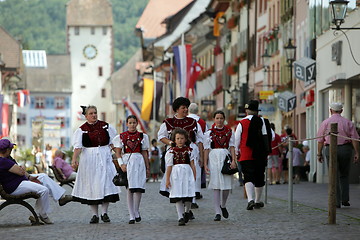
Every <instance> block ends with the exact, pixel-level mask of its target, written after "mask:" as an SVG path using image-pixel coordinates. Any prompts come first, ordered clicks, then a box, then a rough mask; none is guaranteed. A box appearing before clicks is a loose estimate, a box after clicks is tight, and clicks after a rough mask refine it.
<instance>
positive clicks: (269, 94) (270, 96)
mask: <svg viewBox="0 0 360 240" xmlns="http://www.w3.org/2000/svg"><path fill="white" fill-rule="evenodd" d="M273 96H274V91H260V92H259V98H260V99H261V100H268V99H273Z"/></svg>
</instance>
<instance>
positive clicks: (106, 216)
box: [101, 213, 110, 223]
mask: <svg viewBox="0 0 360 240" xmlns="http://www.w3.org/2000/svg"><path fill="white" fill-rule="evenodd" d="M101 220H102V221H103V222H106V223H108V222H110V218H109V216H108V215H107V213H104V215H101Z"/></svg>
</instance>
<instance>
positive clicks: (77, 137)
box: [73, 128, 83, 149]
mask: <svg viewBox="0 0 360 240" xmlns="http://www.w3.org/2000/svg"><path fill="white" fill-rule="evenodd" d="M82 135H83V131H82V130H81V128H78V129H76V131H75V132H74V135H73V139H74V144H73V145H74V149H76V148H83V145H82Z"/></svg>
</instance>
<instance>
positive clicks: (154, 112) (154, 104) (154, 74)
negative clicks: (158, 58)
mask: <svg viewBox="0 0 360 240" xmlns="http://www.w3.org/2000/svg"><path fill="white" fill-rule="evenodd" d="M153 78H154V96H153V120H154V127H155V122H156V71H155V67H153Z"/></svg>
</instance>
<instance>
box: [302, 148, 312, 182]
mask: <svg viewBox="0 0 360 240" xmlns="http://www.w3.org/2000/svg"><path fill="white" fill-rule="evenodd" d="M302 151H303V152H304V155H305V156H304V160H305V161H304V168H303V169H304V171H303V172H304V174H305V176H306V178H307V180H309V179H308V174H309V173H310V160H311V151H310V146H309V142H308V141H303V147H302Z"/></svg>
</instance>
